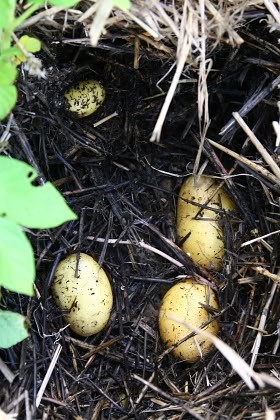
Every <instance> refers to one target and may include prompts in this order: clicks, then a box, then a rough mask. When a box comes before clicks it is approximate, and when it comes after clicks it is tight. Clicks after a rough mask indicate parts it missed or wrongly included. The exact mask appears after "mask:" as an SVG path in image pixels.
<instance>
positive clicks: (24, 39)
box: [19, 35, 41, 53]
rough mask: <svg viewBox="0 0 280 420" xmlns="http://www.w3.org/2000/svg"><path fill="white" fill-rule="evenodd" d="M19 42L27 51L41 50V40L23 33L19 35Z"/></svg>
mask: <svg viewBox="0 0 280 420" xmlns="http://www.w3.org/2000/svg"><path fill="white" fill-rule="evenodd" d="M19 42H20V43H21V45H22V46H23V47H24V48H25V49H26V51H28V52H31V53H36V52H38V51H40V50H41V41H40V40H39V39H37V38H33V37H32V36H28V35H23V36H21V37H20V39H19Z"/></svg>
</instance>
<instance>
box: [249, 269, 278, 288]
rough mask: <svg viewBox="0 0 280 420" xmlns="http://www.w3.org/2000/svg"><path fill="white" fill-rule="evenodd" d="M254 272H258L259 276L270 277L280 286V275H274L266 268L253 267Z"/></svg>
mask: <svg viewBox="0 0 280 420" xmlns="http://www.w3.org/2000/svg"><path fill="white" fill-rule="evenodd" d="M252 269H253V270H254V271H256V272H257V273H258V274H261V275H262V276H265V277H268V278H269V279H271V280H272V281H274V283H277V284H280V275H279V274H273V273H271V272H270V271H268V270H267V269H266V268H263V267H252Z"/></svg>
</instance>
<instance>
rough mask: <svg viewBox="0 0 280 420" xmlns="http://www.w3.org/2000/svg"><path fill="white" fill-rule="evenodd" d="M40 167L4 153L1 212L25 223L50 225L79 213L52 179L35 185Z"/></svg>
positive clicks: (1, 160) (38, 226)
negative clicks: (34, 166) (34, 167)
mask: <svg viewBox="0 0 280 420" xmlns="http://www.w3.org/2000/svg"><path fill="white" fill-rule="evenodd" d="M36 178H37V173H36V171H35V170H34V169H33V168H32V167H31V166H30V165H28V164H27V163H25V162H21V161H19V160H15V159H10V158H8V157H6V156H0V215H1V214H5V215H6V216H7V217H9V218H10V219H12V220H14V221H15V222H16V223H19V224H20V225H22V226H26V227H28V228H35V229H47V228H52V227H56V226H59V225H61V224H62V223H65V222H67V221H69V220H75V219H77V216H76V215H75V214H74V213H73V212H72V210H71V209H70V208H69V207H68V205H67V204H66V202H65V200H64V198H63V197H62V195H61V194H60V193H59V192H58V190H57V189H56V188H55V187H54V186H53V185H52V184H51V183H50V182H47V183H46V184H44V185H42V186H34V185H32V182H33V181H34V180H35V179H36Z"/></svg>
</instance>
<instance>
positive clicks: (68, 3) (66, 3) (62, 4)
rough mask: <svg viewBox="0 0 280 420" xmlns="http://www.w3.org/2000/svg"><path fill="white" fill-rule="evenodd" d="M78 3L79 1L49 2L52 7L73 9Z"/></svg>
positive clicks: (61, 0) (56, 0) (54, 0)
mask: <svg viewBox="0 0 280 420" xmlns="http://www.w3.org/2000/svg"><path fill="white" fill-rule="evenodd" d="M78 2H79V0H49V1H48V3H50V4H51V5H52V6H58V7H72V6H74V5H75V4H77V3H78Z"/></svg>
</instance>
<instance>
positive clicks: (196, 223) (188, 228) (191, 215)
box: [177, 176, 235, 270]
mask: <svg viewBox="0 0 280 420" xmlns="http://www.w3.org/2000/svg"><path fill="white" fill-rule="evenodd" d="M196 181H197V180H196ZM216 188H217V183H216V182H215V181H213V179H211V178H209V177H206V176H201V177H200V179H199V183H197V184H195V178H194V177H193V176H190V177H189V178H188V179H187V180H186V181H185V182H184V183H183V185H182V187H181V190H180V193H179V200H178V207H177V234H178V239H179V241H183V243H182V249H183V250H184V251H185V252H186V253H188V254H190V256H191V257H192V259H193V260H194V261H195V262H197V263H198V264H201V265H202V266H203V267H205V268H208V269H215V270H217V269H220V268H221V267H222V259H223V257H224V253H225V249H224V235H223V231H222V229H221V227H220V224H219V220H220V219H221V214H219V213H216V212H215V211H213V210H207V209H202V208H201V207H198V206H196V205H193V204H191V203H188V202H186V201H184V200H182V199H187V200H191V201H193V202H196V203H198V204H205V205H206V206H208V207H211V208H213V209H219V210H221V209H224V210H235V205H234V203H233V201H232V200H231V198H230V197H229V195H228V194H227V193H226V192H225V190H224V189H223V188H220V189H219V191H218V192H217V193H216V194H215V195H214V196H213V198H211V199H210V197H212V195H213V193H214V191H215V189H216ZM209 199H210V201H209V202H208V200H209Z"/></svg>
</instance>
